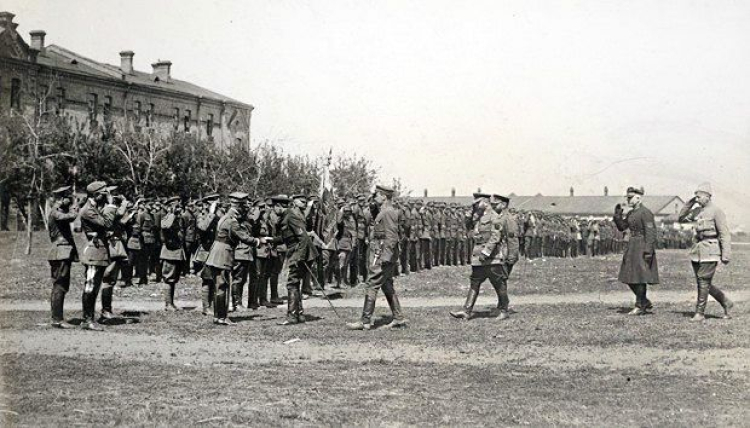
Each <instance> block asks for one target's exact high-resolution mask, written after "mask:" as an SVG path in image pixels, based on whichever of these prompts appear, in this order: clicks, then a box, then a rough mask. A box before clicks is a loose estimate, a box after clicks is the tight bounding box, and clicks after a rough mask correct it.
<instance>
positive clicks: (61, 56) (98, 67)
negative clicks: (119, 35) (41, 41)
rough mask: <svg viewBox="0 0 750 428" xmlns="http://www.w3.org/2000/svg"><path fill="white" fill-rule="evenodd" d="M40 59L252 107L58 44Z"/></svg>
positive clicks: (68, 68)
mask: <svg viewBox="0 0 750 428" xmlns="http://www.w3.org/2000/svg"><path fill="white" fill-rule="evenodd" d="M37 63H38V64H42V65H45V66H47V67H51V68H57V69H60V70H64V71H70V72H75V73H81V74H86V75H90V76H94V77H98V78H102V79H108V80H116V81H118V82H127V83H132V84H135V85H138V86H143V87H147V88H152V89H157V90H162V91H167V92H176V93H180V94H186V95H189V96H194V97H203V98H206V99H210V100H215V101H219V102H226V103H232V104H235V105H239V106H242V107H245V108H249V109H252V108H253V107H252V106H251V105H249V104H245V103H243V102H241V101H237V100H235V99H233V98H230V97H227V96H225V95H221V94H219V93H216V92H213V91H211V90H208V89H206V88H202V87H200V86H198V85H194V84H192V83H190V82H186V81H184V80H178V79H174V78H171V77H170V79H169V81H164V80H159V79H156V78H155V76H154V75H153V74H152V73H146V72H142V71H137V70H133V73H132V74H124V73H123V72H122V70H120V67H118V66H114V65H111V64H106V63H102V62H98V61H95V60H93V59H90V58H87V57H85V56H83V55H80V54H77V53H75V52H73V51H71V50H69V49H66V48H63V47H61V46H58V45H54V44H53V45H48V46H46V47H45V48H44V51H42V52H41V53H40V54H39V56H38V57H37Z"/></svg>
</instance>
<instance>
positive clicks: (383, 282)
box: [346, 186, 407, 330]
mask: <svg viewBox="0 0 750 428" xmlns="http://www.w3.org/2000/svg"><path fill="white" fill-rule="evenodd" d="M393 192H394V191H393V189H391V188H388V187H385V186H375V196H374V199H375V203H377V204H379V205H380V210H379V212H378V215H377V216H376V217H375V219H374V220H373V224H372V229H371V231H370V255H369V259H368V264H367V266H368V268H369V269H370V272H369V274H368V282H367V292H366V294H365V303H364V307H363V309H362V318H361V320H360V321H357V322H353V323H349V324H347V325H346V327H347V328H348V329H350V330H369V329H370V328H371V321H372V314H373V312H375V301H376V298H377V296H378V290H380V288H382V289H383V294H385V298H386V300H387V301H388V306H389V307H390V309H391V312H392V313H393V320H392V321H391V322H390V324H388V325H387V327H388V328H393V327H402V326H406V325H407V320H406V318H405V317H404V315H403V313H402V312H401V304H400V303H399V300H398V296H397V295H396V290H395V288H394V287H393V268H394V266H395V265H396V263H398V260H397V259H396V258H395V248H396V246H397V245H398V239H399V237H398V217H399V215H398V210H397V209H396V208H395V207H394V206H393Z"/></svg>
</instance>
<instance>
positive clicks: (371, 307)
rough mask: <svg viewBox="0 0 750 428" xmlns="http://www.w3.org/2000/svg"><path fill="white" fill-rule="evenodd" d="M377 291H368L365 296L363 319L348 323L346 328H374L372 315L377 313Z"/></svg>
mask: <svg viewBox="0 0 750 428" xmlns="http://www.w3.org/2000/svg"><path fill="white" fill-rule="evenodd" d="M377 293H378V292H377V290H372V291H370V290H368V291H367V294H365V304H364V306H363V307H362V319H361V320H359V321H356V322H352V323H348V324H347V325H346V328H348V329H349V330H369V329H370V328H371V326H372V314H373V313H374V312H375V299H376V298H377Z"/></svg>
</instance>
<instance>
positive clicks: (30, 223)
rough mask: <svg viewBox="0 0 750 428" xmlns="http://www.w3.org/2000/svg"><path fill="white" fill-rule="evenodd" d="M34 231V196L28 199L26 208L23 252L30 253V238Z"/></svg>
mask: <svg viewBox="0 0 750 428" xmlns="http://www.w3.org/2000/svg"><path fill="white" fill-rule="evenodd" d="M33 233H34V198H29V199H28V207H27V208H26V251H24V254H26V255H29V254H31V240H32V238H33Z"/></svg>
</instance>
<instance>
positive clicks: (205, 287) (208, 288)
mask: <svg viewBox="0 0 750 428" xmlns="http://www.w3.org/2000/svg"><path fill="white" fill-rule="evenodd" d="M212 288H213V281H208V280H205V279H204V280H203V283H202V284H201V303H202V305H203V311H202V313H203V315H208V312H209V310H210V309H211V305H212V303H213V300H214V296H213V292H212Z"/></svg>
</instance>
